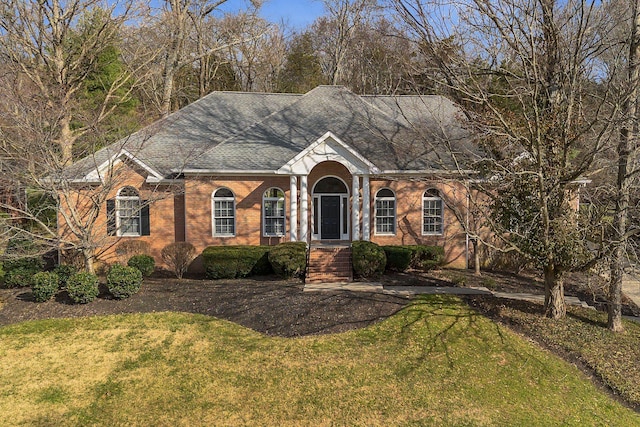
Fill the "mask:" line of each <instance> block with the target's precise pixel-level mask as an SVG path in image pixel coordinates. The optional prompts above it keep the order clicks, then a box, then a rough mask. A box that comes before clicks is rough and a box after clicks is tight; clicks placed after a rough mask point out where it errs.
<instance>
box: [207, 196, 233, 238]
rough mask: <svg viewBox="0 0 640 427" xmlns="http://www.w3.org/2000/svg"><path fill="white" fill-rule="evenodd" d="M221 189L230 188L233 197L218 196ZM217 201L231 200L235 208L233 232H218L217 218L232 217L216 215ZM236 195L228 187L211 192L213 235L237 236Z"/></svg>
mask: <svg viewBox="0 0 640 427" xmlns="http://www.w3.org/2000/svg"><path fill="white" fill-rule="evenodd" d="M220 190H229V191H230V192H231V194H232V195H233V197H216V193H217V192H218V191H220ZM216 202H231V203H232V210H233V233H216V220H217V219H229V218H231V217H228V216H225V217H216ZM236 216H237V215H236V195H235V193H234V192H233V191H232V190H231V189H230V188H228V187H220V188H216V189H215V190H214V191H213V193H211V233H212V235H213V237H235V236H236Z"/></svg>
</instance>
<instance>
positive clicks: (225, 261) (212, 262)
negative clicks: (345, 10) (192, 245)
mask: <svg viewBox="0 0 640 427" xmlns="http://www.w3.org/2000/svg"><path fill="white" fill-rule="evenodd" d="M271 248H272V247H271V246H209V247H208V248H206V249H205V250H204V251H202V263H203V265H204V269H205V275H206V277H207V278H208V279H235V278H239V277H247V276H263V275H268V274H273V269H272V268H271V264H269V258H268V253H269V250H270V249H271Z"/></svg>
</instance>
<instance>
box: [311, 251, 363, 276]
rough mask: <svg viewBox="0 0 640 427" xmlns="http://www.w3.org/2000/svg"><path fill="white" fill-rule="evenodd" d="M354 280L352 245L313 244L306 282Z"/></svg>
mask: <svg viewBox="0 0 640 427" xmlns="http://www.w3.org/2000/svg"><path fill="white" fill-rule="evenodd" d="M352 280H353V273H352V265H351V248H350V247H348V246H342V247H330V248H327V247H317V246H316V247H314V246H313V245H312V246H311V248H310V249H309V263H308V265H307V277H306V279H305V282H306V283H338V282H351V281H352Z"/></svg>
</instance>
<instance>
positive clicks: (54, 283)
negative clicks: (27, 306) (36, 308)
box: [31, 271, 60, 302]
mask: <svg viewBox="0 0 640 427" xmlns="http://www.w3.org/2000/svg"><path fill="white" fill-rule="evenodd" d="M59 281H60V279H59V278H58V275H57V274H56V273H53V272H50V271H41V272H40V273H36V274H34V275H33V278H32V280H31V282H32V285H31V292H32V293H33V297H34V298H35V300H36V302H45V301H49V300H50V299H51V298H53V296H54V295H55V294H56V293H57V292H58V289H59Z"/></svg>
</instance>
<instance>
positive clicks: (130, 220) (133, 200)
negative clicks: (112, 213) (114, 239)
mask: <svg viewBox="0 0 640 427" xmlns="http://www.w3.org/2000/svg"><path fill="white" fill-rule="evenodd" d="M140 210H141V204H140V195H139V194H138V192H137V191H136V189H135V188H133V187H123V188H121V189H120V190H119V191H118V194H117V195H116V230H117V235H118V236H140V235H141V228H142V227H141V219H142V216H141V214H140Z"/></svg>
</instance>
